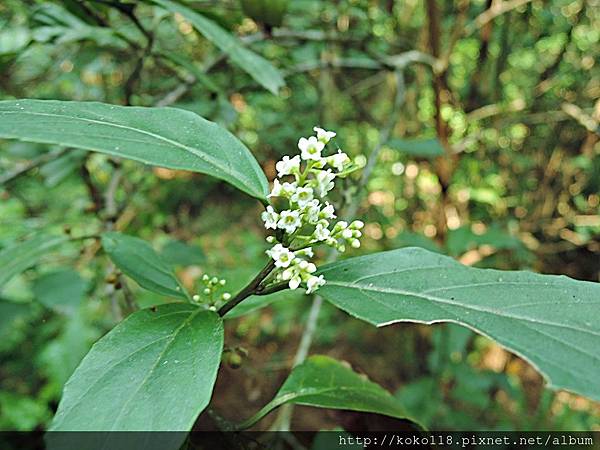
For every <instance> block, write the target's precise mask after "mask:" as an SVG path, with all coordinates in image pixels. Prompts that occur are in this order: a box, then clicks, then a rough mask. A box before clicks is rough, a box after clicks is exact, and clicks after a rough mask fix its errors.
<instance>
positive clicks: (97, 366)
mask: <svg viewBox="0 0 600 450" xmlns="http://www.w3.org/2000/svg"><path fill="white" fill-rule="evenodd" d="M222 349H223V323H222V321H221V319H220V318H219V316H218V315H217V314H216V313H213V312H211V311H206V310H203V309H201V308H198V307H196V306H194V305H188V304H169V305H162V306H158V307H157V308H151V309H144V310H141V311H138V312H136V313H134V314H132V315H131V316H129V317H128V318H127V319H125V320H124V321H123V322H121V323H120V324H119V325H117V326H116V327H115V328H114V329H113V330H112V331H111V332H109V333H108V334H107V335H106V336H104V337H103V338H102V339H100V340H99V341H98V342H97V343H96V344H94V346H93V347H92V349H91V350H90V352H89V353H88V354H87V355H86V357H85V358H84V359H83V361H82V362H81V364H80V365H79V367H78V368H77V369H76V370H75V373H74V374H73V376H71V378H70V379H69V381H68V382H67V384H66V385H65V389H64V393H63V397H62V399H61V401H60V404H59V406H58V411H57V413H56V416H55V417H54V420H53V422H52V425H51V427H50V430H52V431H88V430H89V431H188V430H190V429H191V427H192V425H193V424H194V421H195V420H196V417H197V416H198V414H200V412H202V410H203V409H204V408H205V407H206V406H207V405H208V402H209V400H210V397H211V394H212V389H213V385H214V383H215V379H216V376H217V369H218V367H219V363H220V361H221V352H222ZM182 439H185V435H183V436H182ZM63 448H64V447H63ZM80 448H83V447H80ZM103 448H110V446H106V447H103ZM175 448H178V447H175Z"/></svg>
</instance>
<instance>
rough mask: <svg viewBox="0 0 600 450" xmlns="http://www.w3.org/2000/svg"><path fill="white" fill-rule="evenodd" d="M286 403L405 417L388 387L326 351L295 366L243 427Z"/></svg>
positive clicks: (241, 426)
mask: <svg viewBox="0 0 600 450" xmlns="http://www.w3.org/2000/svg"><path fill="white" fill-rule="evenodd" d="M284 403H295V404H298V405H305V406H316V407H319V408H333V409H347V410H352V411H363V412H372V413H377V414H384V415H387V416H391V417H396V418H399V419H404V418H406V412H405V411H404V408H402V406H401V405H400V403H399V402H398V400H396V399H395V398H394V397H393V396H392V395H391V394H390V393H389V392H388V391H386V390H385V389H383V388H382V387H381V386H379V385H378V384H376V383H373V382H372V381H369V380H368V379H367V378H366V377H364V376H361V375H359V374H357V373H356V372H354V371H353V370H352V369H351V368H350V367H349V366H348V365H346V364H343V363H341V362H340V361H337V360H335V359H333V358H330V357H328V356H323V355H314V356H311V357H309V358H308V359H307V360H306V361H305V362H304V363H302V364H300V365H299V366H297V367H295V368H294V370H292V373H291V374H290V376H289V377H288V379H287V380H286V381H285V383H283V386H281V388H280V389H279V392H277V394H276V395H275V398H273V400H271V401H270V402H269V403H267V405H265V407H264V408H262V409H261V410H260V411H259V412H258V413H256V414H255V415H254V416H253V417H251V418H250V419H248V420H247V421H246V422H244V423H243V424H241V425H240V428H247V427H249V426H252V425H253V424H254V423H256V422H258V421H259V420H260V419H262V418H263V417H264V416H266V415H267V414H268V413H269V412H271V411H272V410H273V409H275V408H277V407H278V406H281V405H283V404H284Z"/></svg>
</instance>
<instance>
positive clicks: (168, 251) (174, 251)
mask: <svg viewBox="0 0 600 450" xmlns="http://www.w3.org/2000/svg"><path fill="white" fill-rule="evenodd" d="M160 254H161V256H162V257H163V259H164V260H165V261H167V262H168V263H169V264H173V265H174V266H193V265H198V264H202V263H204V262H205V261H206V257H205V256H204V253H203V252H202V250H201V249H200V248H199V247H196V246H194V245H190V244H188V243H186V242H183V241H178V240H175V239H173V240H170V241H169V242H168V243H167V244H165V246H164V247H163V248H162V250H161V252H160Z"/></svg>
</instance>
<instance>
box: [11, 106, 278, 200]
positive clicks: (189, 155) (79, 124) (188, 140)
mask: <svg viewBox="0 0 600 450" xmlns="http://www.w3.org/2000/svg"><path fill="white" fill-rule="evenodd" d="M0 137H3V138H8V139H20V140H22V141H27V142H40V143H45V144H58V145H64V146H67V147H76V148H80V149H84V150H93V151H97V152H101V153H106V154H109V155H113V156H121V157H123V158H129V159H133V160H135V161H140V162H143V163H146V164H152V165H156V166H162V167H168V168H170V169H183V170H190V171H192V172H200V173H206V174H208V175H211V176H214V177H216V178H219V179H222V180H224V181H227V182H228V183H231V184H232V185H234V186H235V187H237V188H238V189H241V190H242V191H244V192H246V193H248V194H250V195H251V196H253V197H256V198H258V199H260V200H264V199H265V197H266V195H267V192H268V182H267V179H266V178H265V175H264V173H263V172H262V170H261V168H260V166H259V165H258V163H257V162H256V160H255V159H254V157H253V156H252V154H251V153H250V151H249V150H248V149H247V148H246V146H244V144H242V143H241V142H240V141H239V140H238V139H237V138H236V137H235V136H233V135H232V134H231V133H229V132H228V131H227V130H225V129H224V128H221V127H220V126H219V125H217V124H215V123H213V122H209V121H208V120H205V119H203V118H202V117H200V116H198V115H196V114H194V113H192V112H190V111H185V110H181V109H175V108H143V107H134V106H116V105H108V104H105V103H96V102H63V101H56V100H6V101H0Z"/></svg>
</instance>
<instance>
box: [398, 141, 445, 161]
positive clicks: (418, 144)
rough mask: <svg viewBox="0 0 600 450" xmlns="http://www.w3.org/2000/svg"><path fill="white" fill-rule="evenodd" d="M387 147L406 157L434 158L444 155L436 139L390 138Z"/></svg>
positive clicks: (442, 148)
mask: <svg viewBox="0 0 600 450" xmlns="http://www.w3.org/2000/svg"><path fill="white" fill-rule="evenodd" d="M387 146H388V147H391V148H393V149H394V150H398V151H400V152H402V153H406V154H407V155H410V156H418V157H422V158H435V157H436V156H441V155H443V154H444V147H442V144H440V141H439V140H437V139H400V138H392V139H390V140H389V141H388V142H387Z"/></svg>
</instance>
